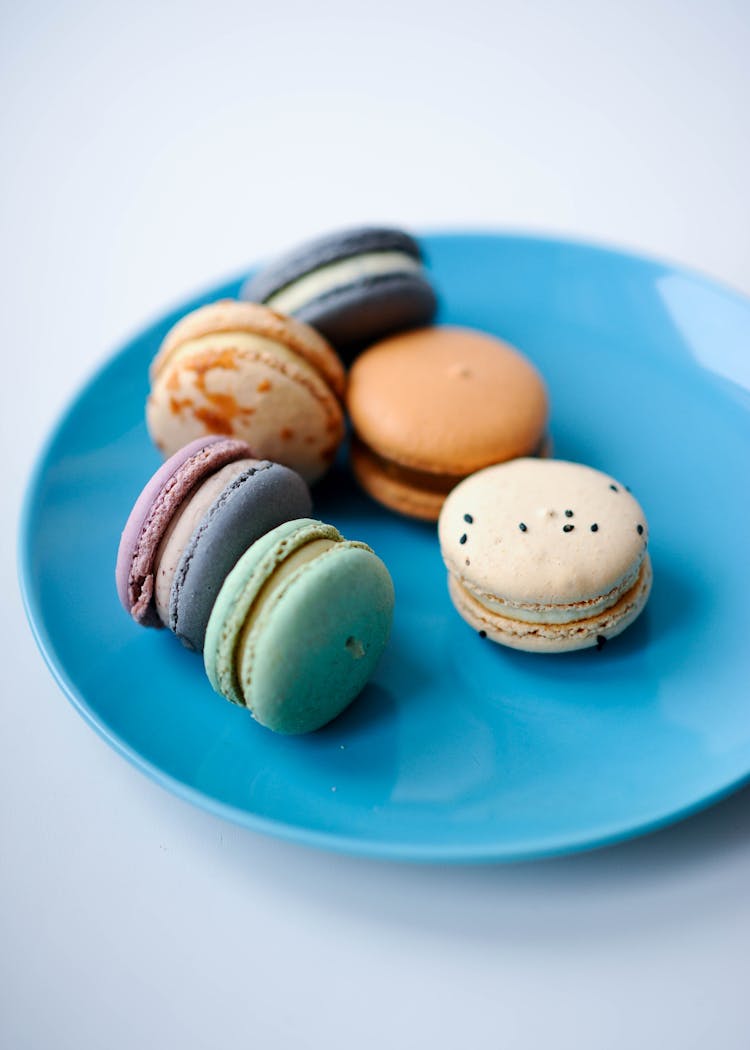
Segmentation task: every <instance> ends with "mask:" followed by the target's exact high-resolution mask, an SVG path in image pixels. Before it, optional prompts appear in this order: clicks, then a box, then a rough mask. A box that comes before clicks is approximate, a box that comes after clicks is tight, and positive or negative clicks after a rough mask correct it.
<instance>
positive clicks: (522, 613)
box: [456, 562, 641, 624]
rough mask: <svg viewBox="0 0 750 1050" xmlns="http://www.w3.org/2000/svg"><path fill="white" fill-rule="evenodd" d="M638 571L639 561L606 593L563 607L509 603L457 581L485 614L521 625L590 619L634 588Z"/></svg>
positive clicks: (459, 579)
mask: <svg viewBox="0 0 750 1050" xmlns="http://www.w3.org/2000/svg"><path fill="white" fill-rule="evenodd" d="M640 570H641V562H639V563H638V564H637V565H636V566H635V568H634V569H633V570H632V571H631V572H629V573H628V574H627V576H625V577H624V578H623V579H622V580H621V581H620V582H619V583H618V584H617V585H616V586H615V587H613V588H612V590H610V591H608V592H607V593H606V594H602V595H598V596H597V597H595V598H589V599H586V600H584V601H580V602H569V603H567V604H566V605H555V604H554V603H551V602H550V603H541V602H539V603H537V602H509V601H506V600H505V599H503V598H498V597H497V596H496V595H491V594H486V593H483V592H482V591H480V590H478V589H477V588H476V587H475V586H473V585H472V584H470V583H469V581H468V580H466V579H464V578H463V577H461V576H460V575H458V574H457V576H456V578H457V581H458V583H459V584H460V585H461V586H462V587H463V588H464V590H465V591H467V592H468V593H469V594H470V595H471V597H472V598H474V599H475V601H477V602H478V603H479V604H480V605H481V606H482V607H483V608H484V609H486V610H487V611H488V612H491V613H495V614H499V615H500V616H505V617H507V618H508V619H509V620H520V621H521V622H522V623H534V624H546V623H549V624H555V623H574V622H575V621H576V620H584V619H589V618H590V617H592V616H598V615H600V614H601V613H603V612H606V610H607V609H610V608H612V606H613V605H616V604H617V603H618V601H619V600H620V598H622V596H623V595H624V594H627V592H628V591H629V590H630V589H631V587H633V585H634V584H635V582H636V580H637V579H638V574H639V572H640Z"/></svg>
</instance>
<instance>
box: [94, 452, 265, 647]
mask: <svg viewBox="0 0 750 1050" xmlns="http://www.w3.org/2000/svg"><path fill="white" fill-rule="evenodd" d="M248 457H250V458H252V451H251V450H250V448H249V447H248V446H247V445H246V444H245V442H244V441H237V440H235V439H234V438H226V437H222V436H219V435H211V436H207V437H202V438H197V439H196V440H194V441H191V442H190V443H189V444H187V445H185V447H184V448H181V449H179V450H178V451H177V452H175V453H174V455H173V456H170V458H169V459H168V460H167V461H166V462H165V463H163V464H162V466H161V467H160V468H159V469H158V470H157V471H156V473H155V474H154V475H153V476H152V477H151V479H150V480H149V482H148V483H147V484H146V486H145V487H144V489H143V491H142V492H141V494H140V495H139V497H138V499H137V500H136V502H135V504H134V506H133V509H132V511H131V512H130V515H129V517H128V520H127V522H126V524H125V528H124V529H123V531H122V535H121V537H120V545H119V548H118V552H117V565H116V569H115V578H116V583H117V593H118V596H119V598H120V602H121V603H122V606H123V608H124V609H125V611H126V612H128V613H129V614H130V615H131V616H133V617H134V618H135V619H136V620H138V622H140V623H143V624H147V625H151V626H160V625H161V621H160V620H159V617H158V615H157V613H156V610H155V608H154V604H153V588H154V571H155V564H154V562H155V558H156V553H157V550H158V547H159V543H160V542H161V538H162V536H163V535H164V533H165V532H166V530H167V528H168V526H169V523H170V521H171V520H172V517H173V516H174V514H175V513H176V512H177V510H178V509H179V507H180V506H181V505H182V503H183V501H184V500H185V498H186V497H187V496H188V495H189V493H190V492H191V491H192V490H193V489H194V488H195V487H196V486H197V485H199V484H200V482H201V481H202V480H203V479H204V478H206V477H208V476H209V475H210V474H212V473H213V472H214V471H216V470H219V469H220V468H221V467H223V466H225V465H226V464H227V463H232V462H234V461H236V460H239V459H245V458H248Z"/></svg>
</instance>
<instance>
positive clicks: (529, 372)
mask: <svg viewBox="0 0 750 1050" xmlns="http://www.w3.org/2000/svg"><path fill="white" fill-rule="evenodd" d="M347 406H348V409H349V413H350V415H351V420H352V424H353V426H354V430H355V432H356V439H355V441H354V443H353V447H352V465H353V468H354V472H355V474H356V476H357V478H358V480H359V482H360V484H361V485H362V487H363V488H364V489H365V490H366V491H367V492H368V493H369V494H370V495H371V496H372V497H373V498H374V499H376V500H378V501H379V502H380V503H383V504H385V506H387V507H390V508H391V509H392V510H396V511H399V512H400V513H402V514H408V515H410V516H412V517H416V518H424V519H426V520H429V521H435V520H437V517H438V515H439V513H440V508H441V506H442V505H443V501H444V500H445V498H446V496H447V495H448V493H449V492H450V491H451V489H453V488H454V487H455V486H456V485H457V484H458V483H459V482H460V481H461V480H462V479H463V478H465V477H466V476H467V475H468V474H472V473H474V471H476V470H480V469H481V468H482V467H487V466H490V465H491V464H493V463H503V462H505V461H506V460H509V459H514V458H516V457H517V456H529V455H538V454H541V453H542V452H543V450H544V447H545V442H546V430H547V416H548V408H547V393H546V389H545V385H544V381H543V380H542V378H541V376H540V375H539V373H538V372H537V370H536V368H535V367H534V366H533V365H532V364H531V362H530V361H529V360H527V358H525V357H524V356H523V355H522V354H521V353H520V352H519V351H518V350H516V349H514V348H513V347H512V346H509V345H508V343H504V342H502V341H501V340H500V339H497V338H495V337H494V336H491V335H488V334H487V333H485V332H477V331H474V330H472V329H467V328H453V327H448V326H439V327H432V328H420V329H418V330H416V331H412V332H405V333H401V334H399V335H395V336H391V337H390V338H388V339H384V340H383V341H382V342H379V343H376V344H375V345H374V346H372V347H370V349H369V350H366V351H365V353H364V354H362V355H361V356H360V357H359V358H357V360H356V361H355V363H354V365H353V367H352V370H351V372H350V374H349V385H348V392H347Z"/></svg>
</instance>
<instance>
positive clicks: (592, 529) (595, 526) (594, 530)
mask: <svg viewBox="0 0 750 1050" xmlns="http://www.w3.org/2000/svg"><path fill="white" fill-rule="evenodd" d="M591 531H592V532H598V531H599V526H598V525H597V524H596V522H594V524H593V525H592V526H591Z"/></svg>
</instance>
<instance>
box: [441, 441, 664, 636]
mask: <svg viewBox="0 0 750 1050" xmlns="http://www.w3.org/2000/svg"><path fill="white" fill-rule="evenodd" d="M438 534H439V538H440V549H441V552H442V555H443V560H444V562H445V565H446V567H447V569H448V583H449V589H450V595H451V598H452V600H453V604H454V605H455V607H456V609H457V610H458V612H459V613H460V614H461V616H462V617H463V618H464V619H465V620H466V622H467V623H469V624H470V625H471V626H472V627H474V628H475V629H476V630H477V631H479V633H480V634H481V635H483V636H486V637H488V638H490V639H492V640H493V641H495V642H500V643H501V644H502V645H507V646H510V647H512V648H515V649H526V650H529V651H531V652H546V653H558V652H566V651H569V650H573V649H585V648H587V647H589V646H598V647H601V646H602V645H603V644H604V642H606V641H607V640H608V639H610V638H613V637H614V636H615V635H618V634H620V632H621V631H624V630H625V628H626V627H628V626H629V624H631V623H632V622H633V621H634V620H635V619H636V617H637V616H638V615H639V613H640V612H641V611H642V610H643V608H644V606H645V604H646V601H647V600H648V596H649V592H650V590H651V562H650V559H649V556H648V553H647V541H648V527H647V524H646V518H645V515H644V513H643V509H642V508H641V506H640V504H639V503H638V501H637V500H636V499H635V498H634V497H633V496H632V495H631V494H630V492H629V491H628V490H627V489H626V488H625V487H624V486H623V485H622V484H621V483H620V482H619V481H616V480H615V479H614V478H611V477H610V476H609V475H607V474H603V473H601V471H598V470H594V469H593V468H591V467H587V466H583V465H582V464H580V463H568V462H564V461H561V460H542V459H516V460H514V461H513V462H512V463H503V464H500V465H499V466H494V467H488V468H487V469H486V470H480V471H479V472H478V473H476V474H473V475H472V476H471V477H469V478H467V479H466V480H465V481H463V482H462V483H461V484H460V485H458V486H457V487H456V488H455V489H454V490H453V491H452V492H451V494H450V495H449V496H448V499H447V500H446V501H445V505H444V506H443V510H442V512H441V514H440V521H439V524H438Z"/></svg>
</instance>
